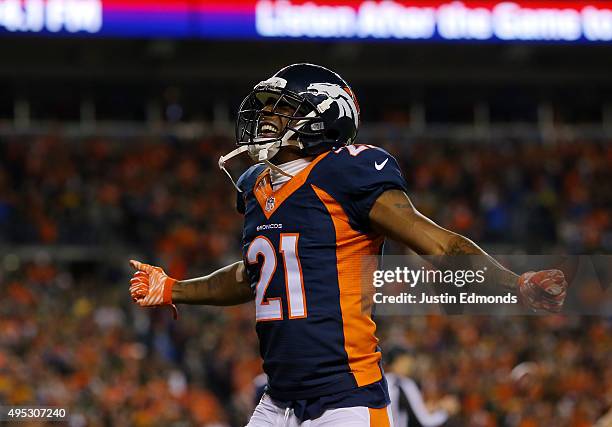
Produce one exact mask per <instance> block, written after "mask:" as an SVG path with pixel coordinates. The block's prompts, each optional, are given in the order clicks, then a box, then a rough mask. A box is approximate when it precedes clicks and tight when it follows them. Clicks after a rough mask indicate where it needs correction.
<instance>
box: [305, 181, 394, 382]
mask: <svg viewBox="0 0 612 427" xmlns="http://www.w3.org/2000/svg"><path fill="white" fill-rule="evenodd" d="M312 188H313V190H314V191H315V193H316V195H317V197H318V198H319V200H321V202H322V203H323V205H325V208H326V209H327V211H328V212H329V214H330V216H331V218H332V221H333V224H334V229H335V231H336V260H337V269H338V286H339V287H340V310H341V312H342V323H343V329H344V349H345V350H346V354H347V355H348V362H349V366H350V368H351V372H352V373H353V375H354V377H355V381H356V382H357V385H358V386H359V387H361V386H364V385H368V384H372V383H374V382H376V381H380V379H381V378H382V373H381V370H380V367H379V366H378V364H379V362H380V358H381V355H380V352H379V351H376V346H377V344H378V339H377V338H376V336H375V332H376V324H375V323H374V321H373V320H372V317H371V308H372V293H373V291H374V288H373V286H372V284H371V280H370V281H367V277H370V278H371V277H372V271H373V270H374V269H376V267H377V266H376V261H375V259H374V258H375V257H374V256H373V255H376V254H377V253H378V250H379V247H380V244H381V243H382V238H372V237H371V236H368V235H365V234H363V233H360V232H358V231H355V230H353V228H352V227H351V226H350V224H349V220H348V217H347V216H346V213H345V212H344V209H342V206H340V204H339V203H338V202H337V201H336V200H335V199H334V198H333V197H332V196H330V195H329V194H328V193H326V192H325V191H324V190H322V189H321V188H319V187H317V186H315V185H312ZM368 255H369V256H368ZM364 263H367V264H364ZM364 278H366V281H364ZM364 284H366V285H368V286H367V287H366V286H363V285H364Z"/></svg>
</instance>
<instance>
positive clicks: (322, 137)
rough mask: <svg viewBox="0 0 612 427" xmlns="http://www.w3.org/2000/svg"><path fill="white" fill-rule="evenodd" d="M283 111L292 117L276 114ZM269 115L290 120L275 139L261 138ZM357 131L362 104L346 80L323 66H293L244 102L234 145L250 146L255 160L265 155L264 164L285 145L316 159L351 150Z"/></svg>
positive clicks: (286, 68) (237, 120)
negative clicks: (264, 118) (333, 151)
mask: <svg viewBox="0 0 612 427" xmlns="http://www.w3.org/2000/svg"><path fill="white" fill-rule="evenodd" d="M281 105H284V106H287V105H289V106H291V107H292V108H291V109H290V111H293V113H292V114H286V113H283V112H281V111H277V110H279V106H281ZM264 108H265V110H264ZM283 111H287V110H286V109H284V110H283ZM270 114H273V115H278V116H281V117H284V118H286V119H289V120H288V121H287V124H286V126H285V128H284V129H281V130H279V132H278V133H276V134H275V135H274V136H273V137H270V136H262V135H261V130H260V124H261V122H262V119H263V117H264V116H266V115H270ZM358 127H359V104H358V103H357V99H356V98H355V95H354V93H353V91H352V90H351V88H350V86H349V85H348V83H347V82H346V81H345V80H344V79H343V78H342V77H340V76H339V75H338V74H336V73H335V72H333V71H331V70H329V69H327V68H325V67H321V66H319V65H314V64H293V65H289V66H287V67H285V68H283V69H281V70H280V71H278V72H277V73H276V74H274V75H273V76H272V77H270V78H269V79H267V80H264V81H262V82H260V83H258V84H257V85H256V86H255V88H254V89H253V90H252V91H251V93H250V94H249V95H248V96H247V97H246V98H245V99H244V100H243V101H242V104H241V105H240V108H239V110H238V117H237V119H236V141H237V143H238V145H249V152H250V153H251V155H254V154H257V153H258V152H260V151H261V150H262V149H263V150H264V153H265V158H266V160H268V159H270V158H271V157H272V156H274V155H275V154H276V153H277V152H278V150H279V149H280V147H281V146H285V145H297V146H298V147H299V148H301V149H302V150H303V152H304V154H306V155H316V154H319V153H322V152H325V151H329V150H332V149H334V148H338V147H342V146H344V145H348V144H352V143H353V141H354V140H355V137H356V136H357V129H358ZM288 141H291V142H288ZM296 142H297V143H296ZM255 157H257V156H255ZM259 157H260V160H264V159H263V158H262V157H264V156H262V155H260V156H259Z"/></svg>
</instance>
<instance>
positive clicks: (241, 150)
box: [219, 145, 249, 193]
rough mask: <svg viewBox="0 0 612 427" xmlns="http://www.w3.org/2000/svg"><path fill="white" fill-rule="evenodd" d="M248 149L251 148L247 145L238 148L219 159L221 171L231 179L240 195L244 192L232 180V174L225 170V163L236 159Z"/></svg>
mask: <svg viewBox="0 0 612 427" xmlns="http://www.w3.org/2000/svg"><path fill="white" fill-rule="evenodd" d="M248 149H249V147H248V146H247V145H243V146H242V147H238V148H236V149H235V150H232V151H230V152H229V153H227V154H226V155H225V156H221V157H219V169H221V170H222V171H223V172H225V174H226V175H227V176H228V177H229V179H230V181H232V185H233V186H234V187H236V190H238V192H239V193H242V190H241V189H240V188H239V187H238V185H236V181H234V178H232V174H231V173H229V171H228V170H227V169H226V168H225V163H226V162H227V161H228V160H229V159H231V158H233V157H236V156H237V155H239V154H242V153H244V152H245V151H247V150H248Z"/></svg>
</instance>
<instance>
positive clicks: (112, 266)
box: [0, 136, 612, 427]
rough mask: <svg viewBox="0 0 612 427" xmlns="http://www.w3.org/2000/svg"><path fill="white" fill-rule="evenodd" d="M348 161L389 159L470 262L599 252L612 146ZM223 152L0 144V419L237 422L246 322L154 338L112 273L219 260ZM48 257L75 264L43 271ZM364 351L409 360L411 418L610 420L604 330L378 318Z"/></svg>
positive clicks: (609, 233)
mask: <svg viewBox="0 0 612 427" xmlns="http://www.w3.org/2000/svg"><path fill="white" fill-rule="evenodd" d="M362 142H367V143H374V144H377V145H383V146H385V147H386V148H387V149H389V150H390V151H391V152H392V153H393V154H394V155H396V157H397V158H398V160H399V161H400V163H401V165H402V167H403V170H404V172H405V176H406V178H407V180H408V183H409V186H410V187H411V196H412V197H413V200H414V201H415V204H416V205H417V207H418V208H419V209H420V210H421V211H422V212H423V213H424V214H426V215H428V216H430V217H431V218H433V219H435V220H436V221H437V222H439V223H440V224H441V225H443V226H446V227H448V228H450V229H452V230H455V231H458V232H461V233H463V234H465V235H467V236H469V237H471V238H473V239H474V240H476V241H478V242H482V243H483V244H484V246H485V247H488V248H504V250H512V251H524V252H526V253H545V252H547V253H551V252H554V251H562V252H570V253H610V251H611V250H612V217H611V210H610V206H612V187H611V186H610V185H609V184H610V182H612V144H600V143H594V142H587V141H581V142H580V143H560V144H555V145H536V144H522V143H519V142H517V141H505V142H503V141H498V143H496V144H495V145H493V144H491V145H489V144H457V143H446V142H443V141H436V143H430V142H423V141H420V142H418V143H402V144H400V143H398V142H396V141H394V140H388V139H385V138H383V137H381V138H380V141H362ZM231 148H232V142H231V141H230V140H229V139H228V138H227V137H224V136H220V137H214V138H213V137H211V138H206V139H201V140H197V141H185V140H179V139H175V138H167V139H159V138H158V139H156V140H154V141H152V140H150V139H146V138H142V139H131V140H119V139H105V138H91V139H87V140H79V141H71V140H67V139H65V138H61V137H54V136H45V137H31V138H25V139H24V138H23V137H22V138H17V137H15V138H5V140H3V141H0V248H3V249H2V251H0V254H2V256H1V257H0V263H1V264H0V267H1V268H0V283H1V284H2V290H3V296H4V298H6V300H5V302H6V301H10V303H3V304H1V305H0V402H6V403H7V404H29V403H36V404H40V405H57V406H63V407H66V408H68V409H69V411H70V412H71V414H72V420H71V425H73V426H85V425H89V426H130V425H134V426H158V425H159V426H169V425H175V426H183V425H184V426H187V425H189V426H191V425H199V426H228V425H232V426H233V425H241V423H244V422H245V420H246V419H247V417H248V415H249V414H250V411H251V410H252V407H253V404H254V402H253V392H254V389H253V384H252V381H253V378H254V377H255V376H256V375H257V374H259V373H260V372H261V361H260V359H259V356H258V351H257V339H256V336H255V333H254V322H253V318H254V313H253V310H252V308H251V307H250V305H246V306H240V307H233V308H224V309H220V308H202V307H181V313H180V320H179V321H178V322H173V321H172V320H171V316H170V313H169V312H166V311H162V310H148V311H147V310H142V309H138V308H136V307H134V306H132V304H131V303H130V301H129V297H128V293H127V283H128V274H129V272H128V266H127V255H128V254H139V256H141V257H142V259H143V260H146V261H150V262H153V263H157V264H159V265H163V266H164V267H165V269H166V271H167V272H168V273H169V274H170V275H171V276H174V277H179V278H184V277H188V276H196V275H198V276H199V275H203V274H206V273H208V272H209V271H211V269H213V268H215V267H218V266H221V265H223V264H225V263H227V262H231V261H234V260H235V259H237V257H238V256H239V245H240V230H241V217H240V216H239V215H238V214H237V213H236V212H235V210H234V209H233V205H234V202H235V192H234V191H233V188H232V187H231V184H230V183H229V181H227V178H226V177H225V176H224V175H223V174H222V173H221V172H220V171H219V170H218V168H217V166H216V161H217V158H218V156H219V155H220V154H224V153H225V152H227V151H229V150H230V149H231ZM23 245H27V246H31V245H34V246H36V247H37V248H39V249H40V248H42V247H43V246H41V245H44V246H47V247H48V248H49V249H48V250H47V251H44V250H40V251H39V250H38V249H37V250H35V251H34V252H35V255H34V256H27V257H23V256H20V255H19V254H18V251H17V248H20V247H23ZM59 247H73V248H80V249H78V250H81V251H84V252H86V251H87V250H91V249H93V250H94V251H93V252H91V253H88V254H85V255H83V254H81V255H82V256H77V257H75V259H74V260H69V259H63V260H56V259H55V255H56V253H55V251H54V250H53V249H50V248H59ZM11 248H14V249H15V251H12V250H11ZM96 250H97V252H96ZM57 253H59V251H58V252H57ZM379 337H380V338H381V343H382V345H383V351H384V348H385V347H386V346H388V345H392V344H402V345H407V346H409V347H411V348H413V349H414V350H415V351H416V353H417V354H418V355H419V357H418V363H417V370H416V373H415V379H416V380H417V381H418V382H419V383H420V384H421V387H422V389H423V391H424V393H425V396H426V397H427V398H428V399H431V400H435V399H437V398H439V397H441V396H443V395H446V394H449V393H451V394H455V395H457V396H458V397H459V398H460V400H461V403H462V405H461V412H460V414H458V415H457V416H456V417H455V418H454V419H453V420H451V421H450V423H449V425H457V426H474V427H480V426H482V427H494V426H500V427H501V426H507V427H540V426H556V427H583V426H584V427H586V426H590V425H592V424H593V422H594V420H596V419H597V418H599V417H600V416H601V415H602V414H603V413H604V412H605V411H606V410H607V409H608V408H609V407H610V405H612V319H609V318H594V317H564V316H549V317H541V318H537V317H531V318H525V317H510V318H508V317H499V318H498V317H484V316H482V317H450V318H443V317H435V316H432V317H411V318H401V319H400V318H389V317H387V318H382V319H380V333H379ZM525 362H533V363H529V364H527V365H525V364H524V363H525ZM520 364H523V365H520ZM517 365H519V366H522V367H528V369H519V370H518V371H517V370H516V369H514V368H515V367H516V366H517ZM483 372H486V373H487V375H482V373H483ZM517 372H518V373H517Z"/></svg>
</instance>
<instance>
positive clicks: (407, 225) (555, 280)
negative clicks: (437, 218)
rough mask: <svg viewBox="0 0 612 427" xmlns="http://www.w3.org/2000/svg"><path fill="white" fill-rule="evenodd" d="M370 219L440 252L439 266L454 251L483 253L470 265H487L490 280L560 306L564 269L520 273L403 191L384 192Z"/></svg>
mask: <svg viewBox="0 0 612 427" xmlns="http://www.w3.org/2000/svg"><path fill="white" fill-rule="evenodd" d="M370 222H371V224H372V227H373V228H374V229H375V230H376V231H377V232H379V233H381V234H383V235H384V236H387V237H389V238H391V239H393V240H397V241H399V242H401V243H404V244H405V245H407V246H408V247H410V248H411V249H412V250H414V251H415V252H416V253H417V254H419V255H437V256H439V258H438V260H439V261H438V262H437V263H436V264H437V267H443V268H444V267H445V268H452V267H453V264H454V263H455V261H454V260H453V258H452V257H451V256H454V255H480V256H478V257H473V258H475V259H474V260H473V262H475V263H476V264H477V265H473V266H471V267H474V268H478V269H481V268H484V267H486V269H487V276H488V277H489V279H490V280H491V282H494V283H498V284H501V285H502V286H504V287H506V288H508V289H516V290H518V291H519V295H520V296H521V299H522V300H523V301H524V303H525V304H526V305H528V306H530V307H531V308H534V309H545V310H548V311H560V310H561V306H562V304H563V300H564V298H565V294H566V288H567V283H566V281H565V278H564V276H563V273H562V272H561V271H559V270H545V271H541V272H538V273H534V272H528V273H524V274H523V275H521V276H520V277H519V276H518V275H517V274H515V273H513V272H512V271H510V270H508V269H507V268H505V267H503V266H502V265H501V264H500V263H498V262H497V261H496V260H495V259H494V258H493V257H491V256H490V255H488V254H487V253H486V252H485V251H483V250H482V249H481V248H480V247H478V245H476V244H475V243H474V242H472V241H471V240H470V239H468V238H466V237H464V236H461V235H459V234H457V233H453V232H452V231H449V230H446V229H445V228H442V227H440V226H439V225H437V224H436V223H434V222H433V221H432V220H430V219H429V218H427V217H425V216H424V215H423V214H421V213H420V212H419V211H417V210H416V208H415V207H414V205H413V204H412V202H411V201H410V199H409V198H408V196H407V195H406V193H404V192H403V191H400V190H389V191H386V192H384V193H383V194H382V195H381V196H380V197H379V198H378V199H377V200H376V202H375V203H374V206H373V207H372V209H371V210H370ZM465 258H470V257H465ZM470 259H471V258H470ZM461 262H464V263H465V262H467V259H463V257H462V259H461ZM463 267H464V268H465V266H463Z"/></svg>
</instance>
